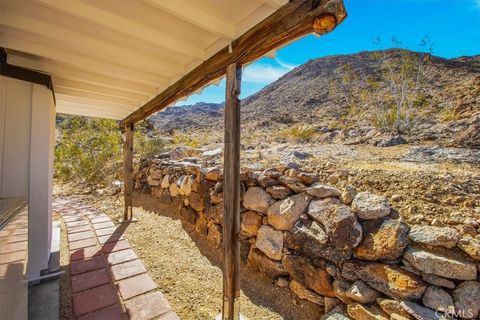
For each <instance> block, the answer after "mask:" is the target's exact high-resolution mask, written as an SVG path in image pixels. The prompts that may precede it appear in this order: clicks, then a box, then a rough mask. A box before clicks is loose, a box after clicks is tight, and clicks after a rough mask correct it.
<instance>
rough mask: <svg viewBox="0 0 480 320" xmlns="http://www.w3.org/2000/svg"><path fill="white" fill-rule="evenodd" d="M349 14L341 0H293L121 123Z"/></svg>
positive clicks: (324, 29) (137, 118)
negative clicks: (235, 66) (232, 66)
mask: <svg viewBox="0 0 480 320" xmlns="http://www.w3.org/2000/svg"><path fill="white" fill-rule="evenodd" d="M346 15H347V14H346V11H345V8H344V6H343V1H342V0H323V1H318V0H293V1H292V2H290V3H287V4H285V5H284V6H282V7H281V8H280V9H278V10H277V11H276V12H274V13H273V14H272V15H271V16H269V17H268V18H266V19H265V20H263V21H262V22H260V23H259V24H257V25H256V26H255V27H253V28H252V29H250V30H249V31H247V32H246V33H244V34H243V35H242V36H240V37H239V38H237V39H236V40H234V41H232V42H231V46H227V47H225V48H223V49H222V50H220V51H219V52H217V53H216V54H215V55H213V56H212V57H210V58H209V59H208V60H206V61H205V62H203V63H202V64H201V65H199V66H198V67H197V68H195V69H193V70H192V71H190V72H189V73H188V74H186V75H185V76H184V77H182V78H181V79H180V80H178V81H176V82H175V83H174V84H172V85H171V86H170V87H168V88H167V89H166V90H164V91H163V92H161V93H160V94H159V95H157V96H156V97H155V98H153V99H152V100H150V101H149V102H147V103H146V104H145V105H143V106H142V107H141V108H139V109H138V110H137V111H135V112H134V113H132V114H131V115H129V116H128V117H126V118H125V119H123V121H122V123H129V122H132V123H135V122H138V121H140V120H143V119H145V118H146V117H148V116H149V115H151V114H152V113H154V112H157V111H159V110H162V109H164V108H166V107H167V106H168V105H170V104H171V103H173V102H175V101H176V100H178V99H179V98H181V97H184V96H187V95H189V94H191V93H193V92H195V91H196V90H198V89H199V88H201V87H203V86H205V85H207V84H208V83H209V82H210V81H212V80H214V79H217V78H219V77H221V76H222V75H224V74H225V69H226V67H227V66H228V65H230V64H232V63H237V64H240V65H243V64H245V63H248V62H250V61H253V60H255V59H257V58H260V57H262V56H263V55H264V54H266V53H267V52H270V51H272V50H273V49H275V48H277V47H279V46H281V45H283V44H285V43H287V42H290V41H292V40H294V39H296V38H298V37H301V36H304V35H306V34H309V33H312V32H316V33H318V34H324V33H327V32H329V31H331V30H333V28H335V26H337V25H338V24H339V23H340V22H342V21H343V20H344V19H345V17H346ZM323 21H326V23H323ZM332 21H333V23H332Z"/></svg>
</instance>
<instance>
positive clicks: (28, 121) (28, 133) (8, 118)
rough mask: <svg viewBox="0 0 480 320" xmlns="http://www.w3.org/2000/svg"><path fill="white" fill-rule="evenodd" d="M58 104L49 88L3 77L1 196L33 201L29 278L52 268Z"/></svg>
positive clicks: (0, 86)
mask: <svg viewBox="0 0 480 320" xmlns="http://www.w3.org/2000/svg"><path fill="white" fill-rule="evenodd" d="M54 139H55V105H54V100H53V95H52V92H51V91H50V90H49V89H48V88H47V87H45V86H42V85H38V84H32V83H29V82H25V81H19V80H15V79H11V78H6V77H0V197H24V198H25V199H27V200H28V203H29V278H33V277H37V276H39V275H40V271H41V270H44V269H46V268H47V266H48V259H49V256H50V246H51V234H52V210H51V209H52V208H51V205H52V179H53V148H54V143H55V142H54Z"/></svg>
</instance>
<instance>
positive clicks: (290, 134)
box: [277, 124, 317, 142]
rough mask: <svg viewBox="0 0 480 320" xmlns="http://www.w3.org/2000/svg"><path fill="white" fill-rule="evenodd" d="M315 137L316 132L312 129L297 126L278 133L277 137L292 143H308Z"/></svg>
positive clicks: (306, 126) (301, 125)
mask: <svg viewBox="0 0 480 320" xmlns="http://www.w3.org/2000/svg"><path fill="white" fill-rule="evenodd" d="M316 135H317V130H316V129H315V128H314V127H311V126H308V125H305V124H297V125H294V126H291V127H289V128H286V129H283V130H281V131H279V132H278V134H277V136H278V137H280V138H284V139H288V140H293V141H297V142H298V141H309V140H311V139H312V138H313V137H315V136H316Z"/></svg>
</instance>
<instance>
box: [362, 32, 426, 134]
mask: <svg viewBox="0 0 480 320" xmlns="http://www.w3.org/2000/svg"><path fill="white" fill-rule="evenodd" d="M392 42H393V44H394V46H395V47H397V48H399V49H394V50H383V51H379V52H378V53H376V54H374V58H375V59H376V60H377V61H378V62H379V63H380V70H381V72H380V74H379V75H378V77H373V76H371V77H367V78H366V86H365V88H366V90H365V91H364V92H363V93H362V97H361V98H362V100H363V101H365V103H366V104H367V105H368V106H369V107H371V108H372V114H373V118H374V119H375V124H376V125H377V126H379V127H380V128H384V129H390V130H393V131H395V132H396V133H398V134H402V133H405V132H408V131H409V130H410V128H411V125H412V121H413V119H414V117H415V110H416V109H417V108H418V107H421V106H423V105H424V103H425V98H424V96H423V95H422V94H421V92H420V87H421V83H422V82H423V81H424V80H425V78H426V71H425V68H426V64H427V63H428V61H429V58H430V55H431V52H432V44H431V42H430V41H429V40H428V38H424V39H422V41H421V43H420V46H421V47H422V48H423V49H424V50H422V51H421V52H419V53H417V52H412V51H408V50H404V49H402V43H401V42H400V41H398V40H396V39H395V38H393V39H392ZM377 43H379V40H377Z"/></svg>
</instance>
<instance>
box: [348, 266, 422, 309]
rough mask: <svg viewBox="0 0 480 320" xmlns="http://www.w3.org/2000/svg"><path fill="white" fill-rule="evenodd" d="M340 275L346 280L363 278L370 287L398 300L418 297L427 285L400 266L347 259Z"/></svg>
mask: <svg viewBox="0 0 480 320" xmlns="http://www.w3.org/2000/svg"><path fill="white" fill-rule="evenodd" d="M342 276H343V277H345V278H346V279H348V280H352V281H355V280H358V279H361V280H363V281H364V282H365V283H366V284H368V285H369V286H370V287H372V288H374V289H376V290H377V291H380V292H382V293H383V294H385V295H387V296H389V297H391V298H393V299H399V300H415V299H420V298H421V297H422V295H423V293H424V292H425V290H426V289H427V285H426V284H425V282H423V280H422V279H420V278H419V277H418V276H416V275H414V274H411V273H409V272H407V271H405V270H403V269H402V268H400V267H397V266H394V265H387V264H382V263H373V262H360V261H347V262H345V263H344V265H343V268H342Z"/></svg>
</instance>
